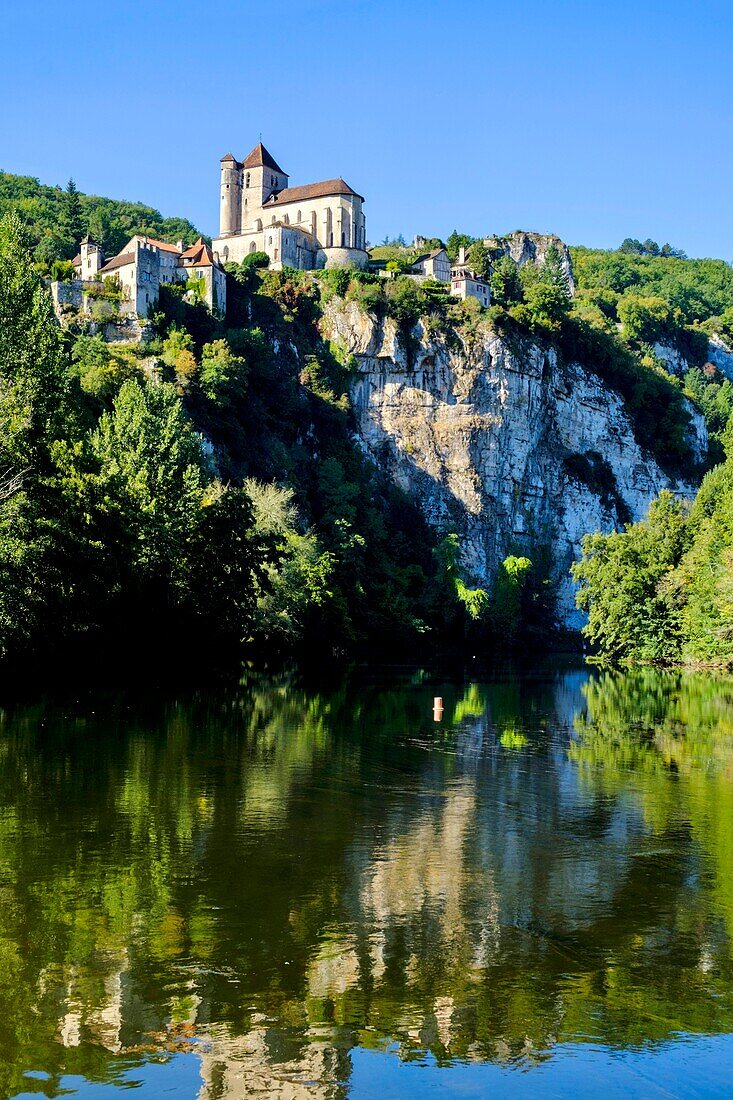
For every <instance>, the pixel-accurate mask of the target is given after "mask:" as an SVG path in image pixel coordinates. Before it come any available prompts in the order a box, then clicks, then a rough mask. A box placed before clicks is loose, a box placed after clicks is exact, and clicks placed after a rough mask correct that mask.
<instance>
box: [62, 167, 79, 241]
mask: <svg viewBox="0 0 733 1100" xmlns="http://www.w3.org/2000/svg"><path fill="white" fill-rule="evenodd" d="M60 227H61V235H62V236H63V237H64V239H65V240H67V241H68V242H69V245H70V247H71V249H72V250H73V251H74V252H75V251H76V249H77V248H78V247H79V243H80V241H81V239H82V237H83V235H84V215H83V213H82V209H81V196H80V194H79V192H78V191H77V189H76V184H75V183H74V181H73V180H69V182H68V183H67V184H66V191H65V192H64V195H63V204H62V207H61V223H60Z"/></svg>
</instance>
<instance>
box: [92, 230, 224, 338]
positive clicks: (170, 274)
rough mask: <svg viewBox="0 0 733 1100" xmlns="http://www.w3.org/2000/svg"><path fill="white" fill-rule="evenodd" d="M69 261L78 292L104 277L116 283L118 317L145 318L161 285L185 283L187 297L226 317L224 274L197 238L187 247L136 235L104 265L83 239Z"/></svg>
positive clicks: (99, 252) (94, 247)
mask: <svg viewBox="0 0 733 1100" xmlns="http://www.w3.org/2000/svg"><path fill="white" fill-rule="evenodd" d="M73 262H74V268H75V271H76V276H77V279H79V280H80V281H81V283H82V292H83V285H84V283H90V284H91V283H95V282H96V283H99V282H101V281H103V280H104V279H106V278H108V277H109V278H114V279H115V280H116V282H117V283H119V285H120V288H121V289H122V291H123V298H122V300H121V302H120V304H119V310H118V311H119V313H120V315H121V316H127V317H139V318H146V317H149V316H150V314H151V312H152V310H153V309H154V307H155V305H156V303H157V301H158V296H159V294H160V286H161V284H162V283H163V284H165V283H167V284H171V283H189V284H190V289H189V293H190V295H191V296H192V297H193V296H194V295H195V296H196V297H198V298H199V300H201V301H203V302H204V303H205V304H206V305H207V306H208V308H209V309H210V310H211V312H212V313H215V314H217V315H219V316H223V315H224V313H225V312H226V274H225V272H224V269H223V267H222V266H221V264H220V263H219V261H218V260H217V259H216V257H215V255H214V253H213V251H212V249H211V248H210V247H209V245H207V244H206V242H205V241H204V240H203V239H202V238H199V239H198V241H197V242H196V244H194V245H192V246H191V247H190V248H186V247H185V245H184V243H183V241H178V242H177V244H168V242H167V241H156V240H154V239H153V238H152V237H145V236H143V235H142V234H136V235H135V236H134V237H131V238H130V240H129V241H128V242H127V244H126V245H125V246H124V248H123V249H122V251H121V252H119V253H118V254H117V255H116V256H113V257H112V258H111V259H110V260H108V261H106V262H105V259H104V255H103V253H102V250H101V248H100V247H99V246H98V245H96V244H94V242H93V241H91V240H90V239H89V238H88V237H87V238H85V239H84V241H82V243H81V248H80V251H79V255H78V256H76V257H75V258H74V261H73Z"/></svg>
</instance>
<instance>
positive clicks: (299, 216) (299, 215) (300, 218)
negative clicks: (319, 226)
mask: <svg viewBox="0 0 733 1100" xmlns="http://www.w3.org/2000/svg"><path fill="white" fill-rule="evenodd" d="M302 220H303V219H302V217H301V213H300V210H299V211H298V225H300V223H301V222H302Z"/></svg>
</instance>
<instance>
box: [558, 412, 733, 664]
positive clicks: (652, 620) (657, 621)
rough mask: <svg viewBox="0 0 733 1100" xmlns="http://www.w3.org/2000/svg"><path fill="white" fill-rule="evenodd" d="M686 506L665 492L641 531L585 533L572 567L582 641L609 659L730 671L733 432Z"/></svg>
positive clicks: (732, 656)
mask: <svg viewBox="0 0 733 1100" xmlns="http://www.w3.org/2000/svg"><path fill="white" fill-rule="evenodd" d="M726 441H727V443H728V448H729V455H728V457H727V459H726V461H725V462H723V463H721V464H720V465H719V466H716V468H715V469H714V470H711V472H710V473H709V474H707V476H706V477H705V479H704V481H703V483H702V485H701V487H700V490H699V492H698V494H697V497H696V499H695V501H694V503H693V504H692V506H689V505H687V504H685V503H684V502H682V501H679V500H677V499H675V498H674V497H672V496H671V494H669V493H663V494H662V495H661V496H660V497H659V499H658V500H657V501H655V503H654V504H653V505H652V507H651V509H650V511H649V516H648V518H647V519H646V520H645V521H644V522H643V523H637V524H633V525H631V526H629V527H627V528H626V530H625V531H622V532H618V533H615V534H610V535H602V534H594V535H589V536H588V537H587V538H586V539H585V540H584V543H583V560H582V561H581V562H580V563H578V564H577V565H575V566H574V567H573V575H574V577H575V579H576V580H577V581H578V582H579V583H580V586H581V588H580V592H579V594H578V604H579V606H580V607H581V608H583V609H584V610H586V611H587V612H588V615H589V621H588V625H587V627H586V628H585V634H586V636H587V637H588V639H589V640H590V641H591V642H592V643H593V644H594V646H596V647H597V649H598V651H599V652H600V654H601V655H602V656H603V657H605V658H607V659H609V660H610V661H623V660H631V661H641V662H658V663H663V664H670V663H671V664H677V663H693V664H694V663H703V664H713V665H733V457H732V456H731V453H730V452H731V450H732V448H731V444H733V433H731V432H730V429H729V431H728V433H727V439H726Z"/></svg>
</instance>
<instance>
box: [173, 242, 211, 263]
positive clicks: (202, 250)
mask: <svg viewBox="0 0 733 1100" xmlns="http://www.w3.org/2000/svg"><path fill="white" fill-rule="evenodd" d="M181 260H182V262H183V263H184V265H185V266H186V267H212V266H213V263H214V256H213V254H212V251H211V249H210V248H209V246H208V245H207V243H206V241H205V240H204V239H203V237H199V239H198V240H197V241H196V244H192V245H191V247H190V248H187V249H186V251H185V252H182V253H181Z"/></svg>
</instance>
